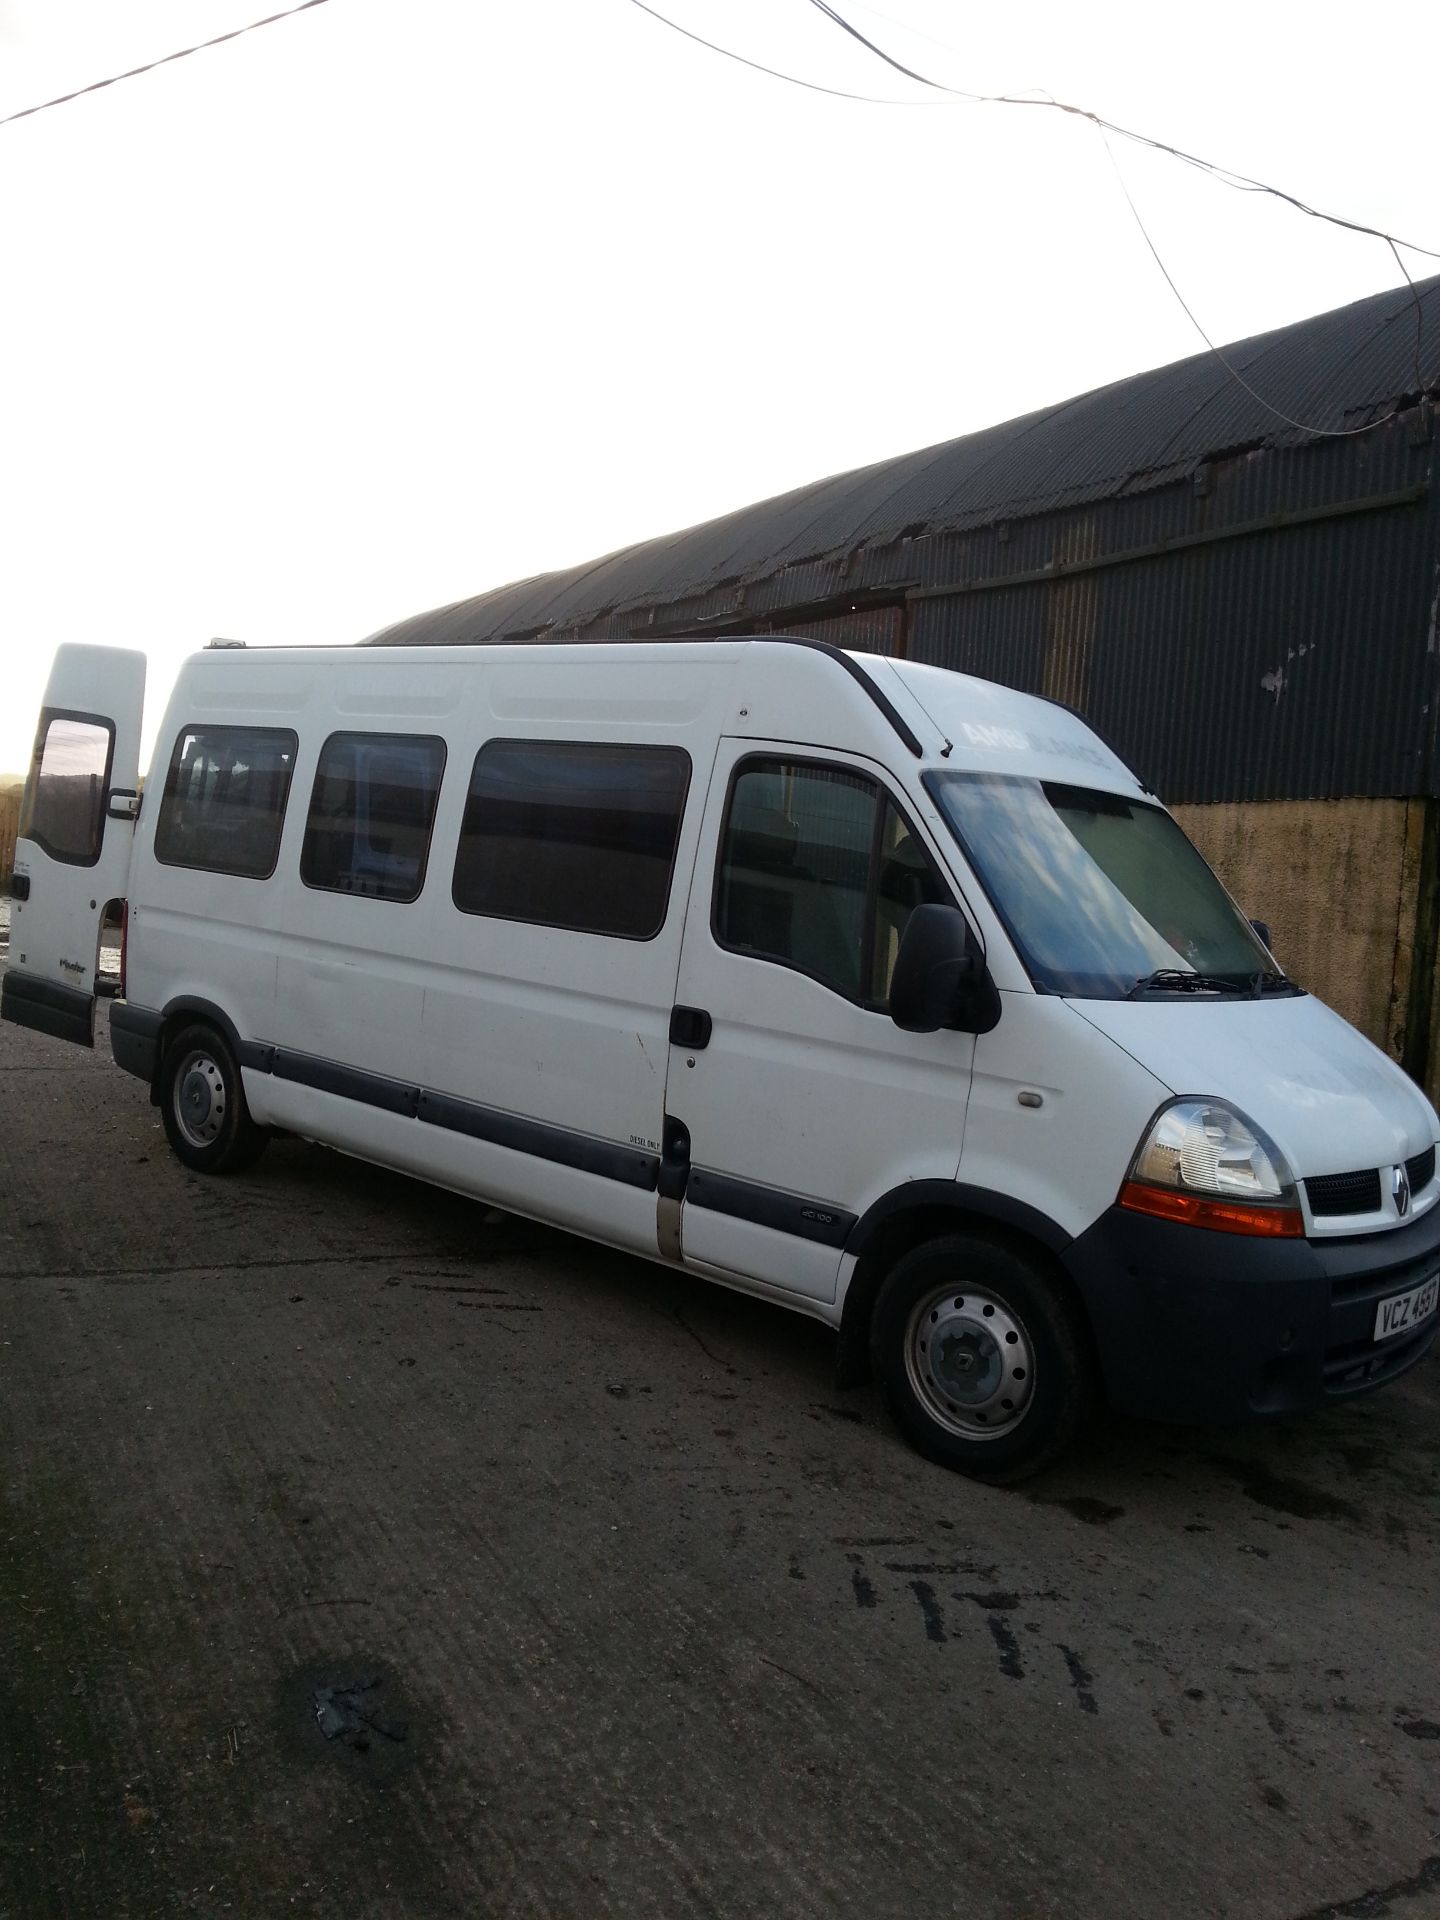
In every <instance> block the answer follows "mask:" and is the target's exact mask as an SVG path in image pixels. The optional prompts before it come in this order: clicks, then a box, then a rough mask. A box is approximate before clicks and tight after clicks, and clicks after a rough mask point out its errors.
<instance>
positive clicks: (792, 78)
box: [630, 0, 942, 107]
mask: <svg viewBox="0 0 1440 1920" xmlns="http://www.w3.org/2000/svg"><path fill="white" fill-rule="evenodd" d="M630 4H631V5H632V6H636V7H639V9H640V11H641V12H642V13H648V14H649V16H650V18H651V19H652V20H658V21H659V22H660V24H661V26H662V27H669V28H670V29H671V30H672V31H673V32H675V33H681V34H684V36H685V38H686V39H687V40H693V41H694V42H695V44H696V46H697V47H707V48H708V49H709V50H710V52H711V53H719V54H723V55H724V56H725V58H726V59H727V60H736V61H738V62H739V64H740V65H741V66H742V67H750V68H751V69H752V70H753V71H754V72H756V73H768V74H769V76H770V78H771V79H772V80H784V81H786V82H787V83H788V84H789V85H790V86H792V87H804V88H805V90H806V92H807V93H828V94H829V95H830V98H831V99H832V100H860V101H863V102H864V103H865V105H866V106H870V107H918V106H929V105H932V104H933V105H937V106H938V105H940V104H942V103H941V102H939V101H936V102H930V101H920V100H887V99H885V98H883V97H882V96H881V95H880V94H875V93H846V92H845V91H844V90H843V89H842V88H840V87H826V86H822V85H821V84H820V82H819V81H818V80H802V79H801V78H800V77H799V75H798V74H793V73H782V72H781V70H780V68H779V67H767V66H764V65H762V63H761V62H760V61H759V60H751V59H750V58H749V57H748V56H747V55H745V54H743V53H736V52H735V50H734V48H733V47H722V46H721V45H720V44H719V42H718V41H715V40H707V39H706V38H705V36H704V35H703V34H701V33H693V32H692V31H691V30H690V28H689V27H682V26H681V24H680V22H679V21H678V20H672V19H671V18H670V16H669V15H668V14H666V13H660V12H658V11H657V10H656V8H654V7H651V6H647V5H646V4H645V0H630Z"/></svg>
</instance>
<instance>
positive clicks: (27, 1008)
mask: <svg viewBox="0 0 1440 1920" xmlns="http://www.w3.org/2000/svg"><path fill="white" fill-rule="evenodd" d="M0 1020H10V1021H12V1022H13V1023H14V1024H15V1025H16V1026H17V1027H29V1028H30V1029H31V1030H32V1031H33V1032H35V1033H48V1034H50V1035H51V1036H52V1037H53V1038H54V1039H56V1040H71V1041H73V1042H74V1043H75V1045H76V1046H80V1047H93V1046H94V1044H95V1001H94V997H93V996H92V995H91V994H88V993H82V992H81V990H80V989H79V988H78V987H62V986H60V985H58V983H57V982H55V981H53V980H41V979H39V978H38V977H37V976H36V975H35V974H32V973H17V972H16V971H15V969H14V968H13V967H12V968H11V969H10V971H9V972H8V973H7V974H6V975H5V979H4V982H3V984H0Z"/></svg>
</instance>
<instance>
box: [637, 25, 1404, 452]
mask: <svg viewBox="0 0 1440 1920" xmlns="http://www.w3.org/2000/svg"><path fill="white" fill-rule="evenodd" d="M631 3H632V5H634V6H637V7H639V8H640V10H641V11H642V12H643V13H648V14H649V15H650V16H651V18H652V19H654V20H658V21H660V22H661V24H662V25H664V26H667V27H671V28H673V29H674V31H675V32H676V33H681V34H684V36H685V38H686V39H687V40H694V41H696V42H698V44H699V45H701V46H702V47H707V48H709V50H710V51H711V52H712V53H719V54H723V55H724V56H725V58H726V59H729V60H736V61H738V62H739V63H740V65H742V66H746V67H751V68H754V69H755V70H756V71H757V72H759V73H765V74H769V75H770V76H771V78H772V79H776V80H783V81H785V82H787V83H788V84H789V85H791V86H797V87H804V88H806V89H807V90H808V91H810V92H812V93H828V94H831V95H832V96H834V97H836V98H838V99H841V100H859V101H863V102H865V103H866V104H867V105H874V106H886V107H918V106H930V105H941V104H943V103H944V102H945V101H957V102H961V103H963V104H965V105H968V106H995V107H1043V108H1048V109H1049V110H1050V111H1051V112H1053V113H1063V114H1068V115H1070V116H1071V117H1072V118H1074V119H1077V120H1084V121H1087V122H1088V123H1089V124H1090V125H1091V126H1093V127H1094V128H1095V130H1096V132H1097V133H1098V134H1099V136H1100V138H1101V140H1102V141H1103V142H1104V145H1105V150H1106V152H1107V154H1108V155H1109V158H1110V163H1111V165H1112V166H1113V167H1114V169H1115V175H1116V178H1117V179H1118V181H1119V183H1120V190H1121V192H1122V193H1123V194H1124V196H1125V200H1126V203H1127V204H1128V206H1129V208H1130V211H1131V213H1132V214H1133V215H1134V218H1135V223H1136V225H1137V226H1138V227H1139V229H1140V232H1141V235H1142V237H1143V239H1144V241H1145V244H1146V246H1147V247H1148V248H1149V250H1150V253H1151V255H1152V257H1153V258H1154V261H1155V264H1156V266H1157V267H1158V268H1159V269H1160V272H1161V274H1162V275H1163V276H1164V279H1165V282H1166V285H1167V286H1168V287H1169V289H1170V291H1171V293H1173V294H1174V296H1175V298H1176V300H1177V301H1178V302H1179V304H1180V307H1181V309H1182V311H1183V312H1184V314H1185V316H1186V318H1187V319H1188V320H1189V321H1190V324H1191V325H1192V326H1193V327H1194V329H1195V331H1196V332H1197V333H1198V334H1199V336H1200V338H1201V339H1202V340H1203V341H1204V342H1205V345H1206V347H1207V348H1208V349H1209V350H1210V352H1211V353H1212V354H1214V356H1215V358H1216V359H1217V360H1218V361H1219V362H1220V364H1221V366H1223V367H1224V369H1225V371H1226V372H1227V373H1228V374H1229V375H1230V377H1231V378H1232V379H1233V380H1235V381H1236V382H1237V384H1238V385H1240V386H1241V387H1243V388H1244V389H1245V391H1246V393H1248V394H1249V395H1250V397H1251V398H1252V399H1253V400H1254V401H1256V403H1257V404H1258V405H1260V406H1262V407H1263V408H1264V409H1265V411H1266V412H1267V413H1270V414H1273V415H1274V417H1275V418H1276V419H1277V420H1282V421H1284V423H1285V424H1286V425H1287V426H1290V427H1294V428H1296V429H1297V431H1299V432H1301V433H1308V434H1312V435H1314V436H1315V437H1316V438H1317V439H1347V438H1349V437H1350V436H1351V435H1352V434H1356V433H1368V432H1369V431H1370V428H1371V427H1372V426H1375V425H1378V424H1379V423H1378V422H1375V421H1372V422H1370V423H1369V425H1367V426H1364V427H1345V428H1335V427H1314V426H1310V425H1308V424H1307V423H1306V422H1305V421H1303V420H1295V419H1292V418H1291V416H1290V415H1289V414H1287V413H1284V412H1282V411H1281V410H1280V408H1278V407H1274V406H1271V404H1270V402H1269V401H1268V400H1266V399H1265V397H1264V396H1263V394H1260V393H1258V392H1256V390H1255V388H1254V387H1252V386H1251V385H1250V382H1249V381H1248V380H1246V379H1245V377H1244V375H1243V374H1241V373H1240V372H1239V371H1238V369H1237V368H1236V367H1234V366H1233V365H1232V364H1231V362H1230V361H1229V360H1228V359H1227V358H1226V357H1225V355H1224V353H1223V352H1222V351H1221V349H1220V348H1219V347H1217V346H1216V344H1215V342H1214V341H1213V340H1212V339H1211V338H1210V335H1209V334H1208V333H1207V332H1206V331H1205V328H1204V327H1203V326H1202V325H1201V323H1200V321H1199V319H1198V318H1197V316H1196V314H1195V312H1194V310H1193V309H1192V307H1191V306H1190V304H1189V302H1188V301H1187V300H1186V299H1185V296H1184V295H1183V294H1182V293H1181V291H1180V289H1179V287H1178V286H1177V285H1176V283H1175V280H1174V277H1173V276H1172V274H1171V273H1170V270H1169V268H1168V267H1167V266H1166V265H1165V262H1164V260H1163V259H1162V258H1161V256H1160V250H1159V248H1158V247H1157V246H1156V245H1155V242H1154V241H1153V240H1152V239H1151V237H1150V233H1149V230H1148V228H1147V227H1146V225H1145V222H1144V220H1143V219H1142V218H1141V214H1140V209H1139V208H1138V207H1137V206H1136V204H1135V201H1134V198H1133V196H1132V195H1131V192H1130V189H1129V186H1128V185H1127V184H1126V181H1125V176H1124V175H1123V174H1122V173H1121V171H1120V165H1119V162H1118V160H1117V159H1116V157H1115V153H1114V149H1113V148H1112V147H1111V145H1110V140H1109V135H1111V134H1114V135H1115V136H1116V138H1117V139H1122V140H1129V141H1132V142H1133V143H1134V144H1135V145H1136V146H1141V147H1149V148H1150V149H1151V150H1152V151H1153V152H1156V153H1163V154H1165V155H1167V156H1168V157H1169V158H1170V159H1172V160H1179V161H1182V162H1183V163H1184V165H1186V166H1188V167H1195V168H1198V169H1199V171H1200V172H1202V173H1205V174H1208V175H1209V176H1210V178H1211V179H1214V180H1218V181H1219V182H1220V184H1221V185H1222V186H1227V187H1233V188H1235V189H1237V190H1238V191H1240V192H1243V193H1263V194H1269V195H1271V196H1272V197H1273V198H1275V199H1277V200H1282V201H1284V202H1285V204H1286V205H1287V206H1291V207H1293V208H1295V210H1296V211H1297V212H1298V213H1303V214H1305V215H1306V216H1307V217H1309V218H1310V219H1312V220H1321V221H1324V222H1326V223H1327V224H1328V225H1330V226H1335V227H1342V228H1344V229H1345V230H1346V231H1347V232H1349V233H1358V234H1362V235H1364V236H1366V237H1367V238H1369V239H1373V240H1383V241H1384V242H1385V244H1386V246H1387V247H1389V249H1390V251H1391V253H1392V255H1393V256H1394V259H1395V264H1396V266H1397V267H1398V268H1399V269H1400V272H1401V274H1402V275H1403V276H1404V280H1405V284H1406V286H1407V287H1408V288H1409V289H1410V295H1411V298H1412V300H1413V301H1414V303H1415V386H1416V391H1417V392H1419V393H1422V394H1423V392H1424V379H1423V375H1422V372H1421V365H1420V353H1421V347H1422V343H1423V338H1424V317H1425V315H1424V308H1423V306H1422V304H1421V300H1420V295H1419V292H1418V291H1417V289H1416V286H1415V282H1414V281H1413V280H1412V279H1411V277H1410V274H1409V271H1408V270H1407V268H1406V266H1405V262H1404V261H1403V260H1402V259H1401V257H1400V249H1401V248H1402V247H1404V248H1405V249H1406V251H1407V252H1409V253H1417V254H1423V255H1424V256H1425V258H1427V259H1430V260H1440V251H1437V250H1436V249H1435V248H1433V247H1422V246H1420V245H1419V244H1418V243H1417V242H1415V241H1413V240H1402V239H1400V238H1399V236H1398V235H1396V234H1393V233H1387V232H1386V231H1385V230H1384V229H1383V228H1382V227H1372V226H1367V225H1366V224H1365V223H1364V222H1363V221H1359V220H1349V219H1346V218H1345V217H1344V215H1342V214H1338V213H1326V212H1325V211H1324V210H1323V209H1321V208H1319V207H1312V206H1311V205H1310V204H1309V203H1308V202H1307V201H1304V200H1302V199H1300V198H1299V196H1298V195H1296V194H1293V193H1287V192H1286V191H1285V189H1284V188H1283V187H1275V186H1271V185H1270V183H1269V182H1268V181H1265V180H1257V179H1255V178H1253V177H1252V176H1251V175H1249V174H1245V173H1238V172H1236V171H1235V169H1234V168H1232V167H1225V166H1221V165H1220V164H1219V163H1218V162H1216V161H1213V160H1206V159H1204V158H1202V157H1201V156H1200V155H1199V154H1194V153H1187V152H1186V151H1185V149H1184V148H1183V147H1177V146H1173V145H1172V144H1171V143H1170V142H1169V141H1167V140H1157V139H1155V138H1153V137H1152V136H1151V135H1149V134H1145V133H1137V132H1136V131H1135V130H1134V129H1133V128H1131V127H1122V126H1120V125H1119V124H1118V123H1117V122H1115V121H1113V120H1107V119H1105V117H1104V116H1103V115H1102V114H1098V113H1095V112H1094V111H1093V110H1092V109H1091V108H1089V107H1080V106H1076V105H1074V104H1073V103H1072V102H1070V101H1067V100H1057V99H1055V98H1054V96H1053V95H1052V94H1047V93H1043V92H1039V91H1035V92H1031V93H1018V94H1017V93H972V92H969V91H967V90H966V89H965V88H963V87H951V86H947V85H946V84H945V83H944V82H943V81H939V80H932V79H931V78H930V77H929V75H928V74H924V73H921V72H919V71H918V70H917V69H916V68H914V67H907V66H906V65H905V63H904V62H903V61H901V60H897V59H896V58H895V57H894V55H893V54H890V53H887V52H886V51H885V49H884V48H883V47H881V46H879V45H877V44H876V42H875V41H873V40H871V39H869V38H868V37H867V36H866V35H865V34H863V33H862V32H861V31H860V29H859V28H858V27H857V26H855V25H854V24H853V23H852V22H851V21H849V20H847V19H846V18H845V16H844V15H843V14H842V13H840V12H839V10H838V9H837V8H836V7H834V6H833V5H832V4H831V3H830V0H810V4H811V6H813V7H814V8H815V10H816V11H817V12H818V13H821V14H823V15H824V16H825V18H826V19H827V20H829V21H830V22H831V23H832V24H833V25H834V26H837V27H839V28H840V30H841V31H842V32H843V33H846V34H848V35H849V36H850V37H851V39H853V40H857V41H858V42H859V43H860V45H861V46H862V47H864V48H866V49H867V51H868V52H870V53H872V54H873V55H874V56H875V57H876V59H878V60H881V61H883V62H884V63H885V65H886V66H887V67H890V68H893V70H894V71H895V72H896V73H898V74H901V75H903V76H904V78H905V79H907V80H913V81H915V82H916V84H917V85H919V86H922V87H925V88H927V89H928V90H929V91H930V92H931V93H932V94H935V95H938V96H939V99H937V100H929V101H927V100H913V99H910V100H897V99H894V98H884V97H881V96H878V95H875V94H865V93H847V92H844V91H842V90H841V89H840V88H838V87H827V86H822V85H821V84H820V83H819V82H817V81H814V80H806V79H803V78H801V77H800V76H799V75H797V74H793V73H785V72H782V71H781V70H780V69H779V68H778V67H769V66H765V65H763V64H762V63H761V62H760V61H758V60H751V59H749V58H747V56H746V55H744V54H742V53H736V52H735V51H734V50H733V49H732V48H730V47H725V46H720V45H718V44H717V43H716V42H715V41H713V40H706V39H705V38H704V37H703V36H702V35H700V34H698V33H693V32H691V30H690V28H688V27H683V26H681V25H680V23H679V22H678V21H676V20H672V19H671V18H670V17H669V15H668V14H663V13H661V12H659V11H658V10H657V9H656V8H655V7H652V6H650V5H648V4H647V0H631ZM887 17H888V16H887ZM937 44H938V43H937Z"/></svg>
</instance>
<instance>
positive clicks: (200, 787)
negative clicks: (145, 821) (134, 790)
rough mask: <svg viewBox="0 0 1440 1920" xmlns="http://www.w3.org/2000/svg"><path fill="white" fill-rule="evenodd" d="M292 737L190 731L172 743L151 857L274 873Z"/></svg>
mask: <svg viewBox="0 0 1440 1920" xmlns="http://www.w3.org/2000/svg"><path fill="white" fill-rule="evenodd" d="M294 766H295V736H294V734H293V733H290V732H289V731H288V730H287V729H285V728H283V727H203V728H187V729H186V730H185V732H183V733H182V734H181V735H180V738H179V739H178V740H177V741H176V742H175V751H174V753H173V754H172V756H171V759H170V767H169V770H168V772H167V773H166V775H165V795H164V798H163V799H162V800H161V802H160V818H159V820H158V821H157V823H156V827H155V858H156V859H157V860H160V861H163V862H164V863H165V865H166V866H171V867H204V868H206V869H208V870H209V871H210V872H213V873H237V874H242V875H245V876H247V877H248V878H250V879H255V880H263V879H264V878H265V877H266V876H267V875H268V874H271V873H273V872H274V871H275V859H276V855H277V854H278V853H279V851H280V829H281V827H282V826H283V825H284V823H285V800H286V796H287V795H288V794H289V792H290V775H291V772H292V771H293V769H294Z"/></svg>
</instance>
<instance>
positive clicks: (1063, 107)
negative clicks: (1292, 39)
mask: <svg viewBox="0 0 1440 1920" xmlns="http://www.w3.org/2000/svg"><path fill="white" fill-rule="evenodd" d="M810 4H811V6H812V7H814V8H815V10H816V12H817V13H822V14H824V16H825V18H826V19H827V20H830V21H833V22H834V24H835V25H836V26H837V27H839V28H840V29H841V31H842V32H844V33H848V34H849V35H850V37H851V38H852V39H853V40H858V41H859V42H860V44H861V46H862V47H867V48H868V49H869V50H870V52H871V53H873V54H874V55H875V56H876V58H877V59H880V60H883V61H884V62H885V64H886V66H887V67H893V68H894V69H895V71H896V72H897V73H903V74H904V75H905V77H906V79H907V80H916V81H918V82H919V83H920V85H921V86H922V87H930V88H931V89H933V91H935V92H936V93H946V94H949V95H950V96H951V98H952V99H955V100H964V101H968V102H969V103H970V104H971V105H974V106H993V107H1044V108H1047V109H1048V110H1049V111H1050V112H1052V113H1068V114H1072V115H1073V116H1074V117H1075V118H1076V119H1077V120H1088V121H1089V122H1090V123H1091V125H1092V126H1095V127H1099V128H1100V130H1101V131H1102V132H1103V133H1113V134H1115V135H1117V136H1118V137H1119V138H1120V139H1122V140H1133V141H1134V142H1135V144H1136V145H1137V146H1140V147H1150V148H1153V149H1154V151H1155V152H1156V153H1164V154H1168V155H1169V156H1170V158H1171V159H1172V160H1183V161H1184V163H1185V165H1186V166H1187V167H1198V168H1199V169H1200V171H1201V172H1202V173H1208V174H1210V175H1211V176H1212V177H1213V178H1214V179H1216V180H1219V181H1220V182H1221V184H1222V185H1223V186H1227V187H1239V188H1241V189H1242V190H1244V191H1245V192H1248V193H1268V194H1272V195H1273V196H1274V198H1275V199H1277V200H1283V201H1285V202H1286V204H1287V205H1288V206H1292V207H1294V208H1295V210H1296V211H1297V212H1298V213H1303V214H1307V215H1308V216H1309V217H1310V219H1312V220H1325V221H1328V222H1329V223H1330V225H1331V226H1334V227H1345V228H1347V229H1348V230H1349V232H1351V233H1361V234H1367V235H1369V237H1370V238H1371V239H1372V240H1384V241H1385V242H1386V243H1387V244H1388V245H1390V246H1392V247H1404V248H1405V249H1406V250H1407V251H1408V252H1410V253H1422V254H1424V255H1425V256H1426V258H1427V259H1430V260H1440V252H1437V251H1436V249H1435V248H1433V247H1422V246H1419V245H1418V244H1417V243H1416V242H1415V241H1413V240H1402V239H1400V238H1399V236H1398V235H1396V234H1393V233H1386V232H1385V231H1384V229H1383V228H1381V227H1367V226H1366V225H1365V224H1364V222H1363V221H1360V220H1347V219H1346V218H1345V217H1344V215H1343V214H1338V213H1325V212H1323V211H1322V210H1321V209H1320V208H1319V207H1312V206H1310V205H1309V204H1308V202H1306V201H1304V200H1301V199H1300V198H1299V197H1298V196H1297V195H1296V194H1293V193H1287V192H1286V191H1285V189H1284V188H1283V187H1272V186H1271V185H1270V184H1269V183H1268V181H1265V180H1256V179H1253V178H1252V177H1251V176H1250V175H1249V174H1248V173H1237V172H1236V171H1235V169H1234V168H1233V167H1222V166H1221V165H1220V164H1219V163H1218V162H1217V161H1214V160H1204V159H1202V158H1201V157H1200V155H1199V154H1195V153H1187V152H1186V151H1185V149H1184V148H1183V147H1174V146H1171V145H1170V143H1169V141H1168V140H1156V139H1154V138H1152V137H1151V135H1150V134H1148V133H1136V132H1135V130H1134V129H1133V128H1132V127H1122V126H1118V125H1117V124H1116V122H1115V121H1113V120H1107V119H1105V118H1104V116H1103V115H1101V114H1098V113H1095V112H1092V110H1091V109H1090V108H1089V107H1077V106H1074V105H1072V104H1071V102H1070V101H1068V100H1056V99H1054V98H1053V97H1052V96H1050V95H1045V96H1044V97H1043V98H1038V99H1037V98H1036V97H1035V96H1034V95H1033V94H1022V93H967V92H966V91H965V89H964V88H963V87H947V86H946V85H945V84H944V82H943V81H940V80H932V79H930V78H929V76H928V75H926V74H923V73H917V72H916V71H915V69H914V68H913V67H907V66H904V65H903V64H902V63H901V62H900V61H899V60H896V59H895V58H894V57H893V56H892V55H890V54H888V53H886V51H885V49H884V48H883V47H879V46H877V45H876V44H875V42H874V41H873V40H868V39H866V37H865V35H864V34H863V33H861V31H860V29H859V28H858V27H856V26H852V25H851V23H850V21H848V20H847V19H846V18H845V17H844V15H843V14H841V13H839V12H838V11H837V10H836V9H835V8H834V7H833V6H832V5H831V4H830V0H810ZM647 11H648V9H647Z"/></svg>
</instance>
